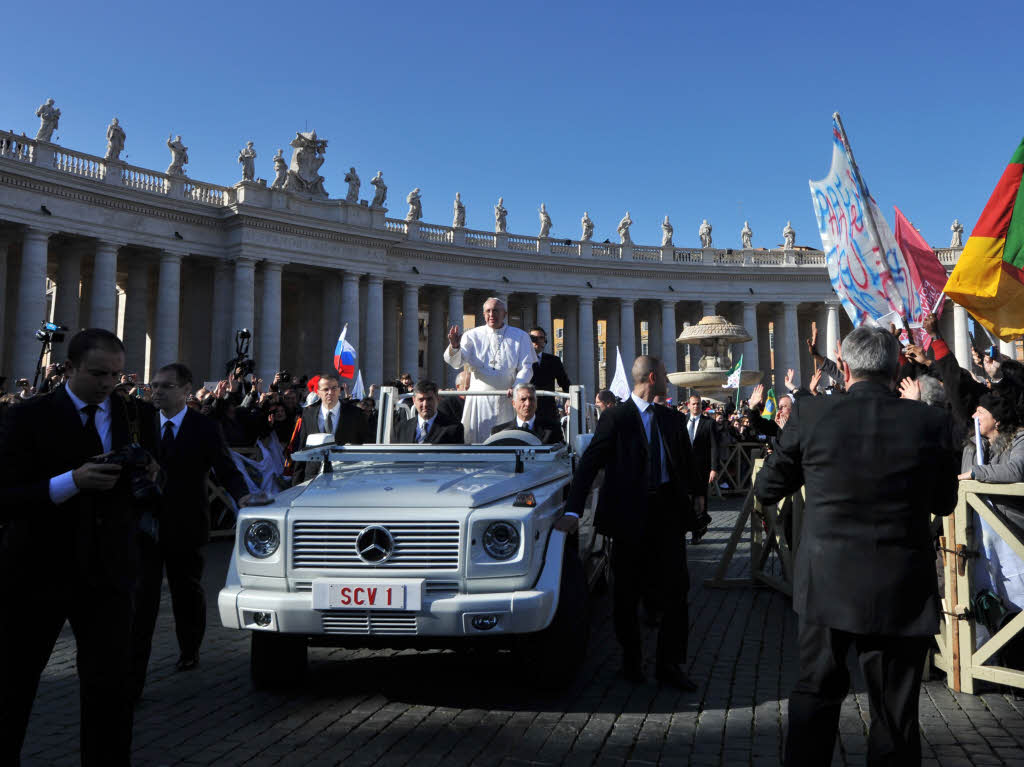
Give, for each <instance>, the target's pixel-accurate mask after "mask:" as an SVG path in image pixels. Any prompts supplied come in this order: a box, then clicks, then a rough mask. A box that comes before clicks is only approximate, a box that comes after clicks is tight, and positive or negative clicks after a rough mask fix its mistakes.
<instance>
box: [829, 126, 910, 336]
mask: <svg viewBox="0 0 1024 767" xmlns="http://www.w3.org/2000/svg"><path fill="white" fill-rule="evenodd" d="M832 119H833V120H835V121H836V125H838V126H839V133H840V134H842V137H843V149H845V150H846V154H847V156H848V157H849V158H850V165H852V166H853V172H854V174H855V175H856V176H857V186H858V187H859V188H860V193H861V197H862V198H863V203H864V213H865V214H866V218H867V221H868V228H869V229H870V230H871V236H872V237H874V238H875V243H876V244H877V245H878V250H879V252H880V253H881V255H882V261H883V263H884V261H885V251H883V250H882V247H883V246H882V238H881V237H879V236H878V226H877V224H876V223H875V217H874V215H873V214H872V212H871V193H870V192H869V191H868V185H867V184H866V183H864V177H863V176H862V175H861V174H860V168H859V167H858V166H857V161H856V160H855V159H854V157H853V147H852V146H850V137H849V136H847V135H846V128H845V127H843V118H842V117H840V116H839V112H833V113H832ZM903 308H904V310H907V311H909V309H910V307H908V306H905V307H903ZM902 320H903V329H904V330H906V331H907V332H908V333H909V332H910V329H909V328H908V327H907V318H906V317H902ZM887 329H888V328H887Z"/></svg>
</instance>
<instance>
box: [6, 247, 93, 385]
mask: <svg viewBox="0 0 1024 767" xmlns="http://www.w3.org/2000/svg"><path fill="white" fill-rule="evenodd" d="M8 245H9V243H8V241H7V240H6V239H5V238H4V237H0V370H6V369H7V365H5V364H4V363H5V362H6V358H5V356H4V354H5V352H6V349H5V346H6V344H5V343H4V342H5V341H6V338H7V333H6V327H5V325H4V321H5V319H6V314H7V312H6V308H7V251H8ZM57 295H58V296H59V295H60V293H58V294H57ZM75 295H76V297H77V295H78V294H77V291H76V293H75ZM65 324H66V323H65ZM68 327H72V326H71V325H68Z"/></svg>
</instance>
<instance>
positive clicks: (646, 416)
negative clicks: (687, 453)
mask: <svg viewBox="0 0 1024 767" xmlns="http://www.w3.org/2000/svg"><path fill="white" fill-rule="evenodd" d="M629 396H630V398H631V399H632V400H633V404H634V405H636V407H637V410H639V411H640V420H641V421H642V422H643V425H644V434H645V435H646V436H647V441H648V442H650V441H651V419H652V418H654V410H653V409H652V408H651V405H653V404H654V403H653V402H648V401H647V400H643V399H640V398H639V397H638V396H636V395H635V394H632V393H630V395H629ZM658 439H659V441H660V442H661V483H662V484H665V483H666V482H668V461H669V458H668V449H667V448H666V447H665V437H664V435H662V434H661V432H660V431H659V432H658Z"/></svg>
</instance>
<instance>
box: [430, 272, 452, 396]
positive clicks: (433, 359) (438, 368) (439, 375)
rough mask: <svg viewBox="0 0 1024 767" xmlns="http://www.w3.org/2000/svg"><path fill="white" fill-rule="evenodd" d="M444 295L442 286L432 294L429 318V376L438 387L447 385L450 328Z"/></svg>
mask: <svg viewBox="0 0 1024 767" xmlns="http://www.w3.org/2000/svg"><path fill="white" fill-rule="evenodd" d="M444 298H445V297H444V295H443V294H442V293H441V288H434V290H433V291H431V294H430V317H429V318H428V319H427V378H429V379H430V380H431V381H433V382H434V383H436V384H437V385H438V387H440V388H442V389H443V388H444V386H445V374H444V372H445V368H447V367H448V365H447V364H445V361H444V350H445V348H446V347H447V346H448V328H447V327H446V326H445V323H444V308H445V307H444Z"/></svg>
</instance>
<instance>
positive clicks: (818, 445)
mask: <svg viewBox="0 0 1024 767" xmlns="http://www.w3.org/2000/svg"><path fill="white" fill-rule="evenodd" d="M898 369H899V344H898V342H897V340H896V338H895V337H894V336H893V335H892V334H891V333H889V332H886V331H884V330H881V329H879V328H870V327H863V326H862V327H859V328H857V329H856V330H854V331H853V332H852V333H850V335H848V336H847V337H846V339H845V340H844V341H843V345H842V372H843V378H844V379H845V381H846V386H847V391H848V394H847V395H846V396H844V397H801V398H799V399H798V400H797V401H796V403H795V405H794V407H793V410H792V412H791V414H790V416H789V422H788V423H787V424H786V428H785V429H783V430H782V435H781V437H780V439H779V447H778V449H777V450H775V452H774V453H773V454H772V456H771V457H770V458H769V459H768V461H767V462H766V463H765V465H764V468H763V469H762V470H761V471H760V472H759V473H758V476H757V481H756V483H755V485H754V493H755V494H756V495H757V497H758V498H759V499H760V500H761V502H762V503H765V504H770V503H777V502H778V501H780V500H781V499H783V498H785V497H786V496H789V495H792V494H793V493H795V492H797V491H798V490H799V489H800V486H801V485H805V486H806V497H807V504H806V507H805V511H804V519H803V527H802V530H801V538H800V544H799V546H798V548H797V550H796V564H795V568H794V576H793V609H794V610H795V611H796V612H797V614H798V616H799V640H798V641H799V651H800V674H799V677H798V680H797V683H796V686H795V687H794V689H793V692H792V694H791V695H790V699H789V737H788V739H787V743H786V760H785V761H786V764H787V765H794V764H814V765H817V764H829V763H831V761H832V752H833V749H834V745H835V736H836V730H837V728H838V724H839V709H840V706H841V705H842V702H843V699H844V698H845V697H846V694H847V692H848V690H849V686H850V674H849V671H848V670H847V667H846V656H847V652H848V650H849V649H850V647H851V646H853V647H854V649H855V650H856V653H857V656H858V660H859V662H860V667H861V670H862V672H863V675H864V679H865V682H866V683H867V688H868V698H869V700H870V703H871V727H870V730H869V734H868V759H867V761H868V764H899V765H916V764H920V763H921V743H920V733H919V729H918V721H917V711H918V695H919V692H920V687H921V676H922V672H923V669H924V660H925V656H926V654H927V652H928V647H929V644H930V642H931V639H932V637H933V636H934V635H935V634H936V632H937V631H938V629H939V595H938V584H937V580H936V575H935V551H934V549H933V548H932V541H931V537H930V533H929V519H930V515H931V514H936V515H943V516H944V515H947V514H949V513H950V512H952V511H953V508H954V506H955V505H956V497H957V479H956V476H957V467H958V466H959V463H958V460H957V455H956V452H955V450H954V449H953V445H952V440H951V437H950V422H949V416H948V415H947V414H946V413H945V412H943V411H942V410H941V409H939V408H934V407H928V406H926V405H924V404H923V403H921V402H915V401H912V400H908V399H900V398H899V397H898V396H897V395H896V393H895V392H894V388H895V384H896V375H897V372H898Z"/></svg>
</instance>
